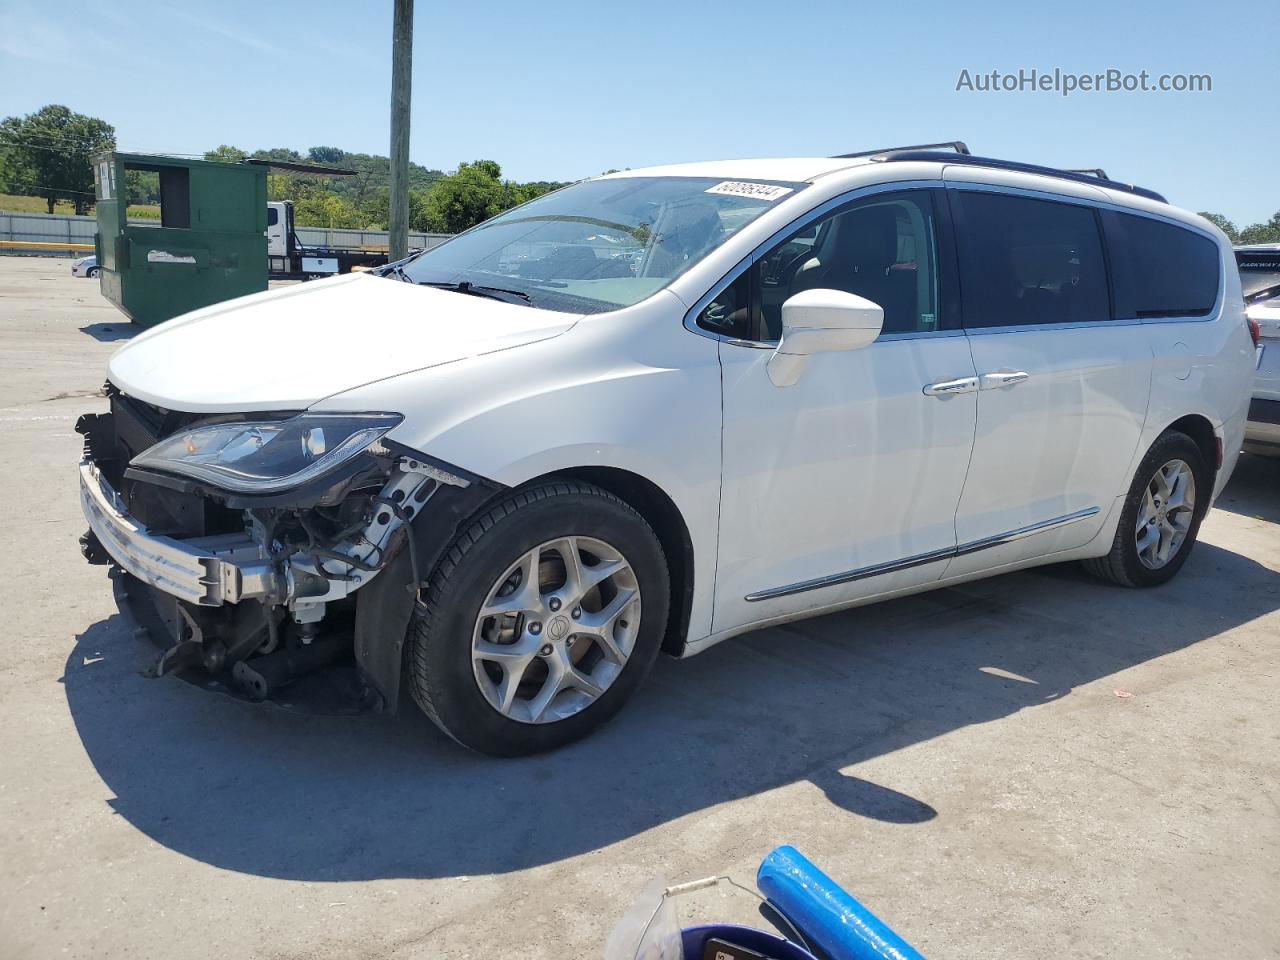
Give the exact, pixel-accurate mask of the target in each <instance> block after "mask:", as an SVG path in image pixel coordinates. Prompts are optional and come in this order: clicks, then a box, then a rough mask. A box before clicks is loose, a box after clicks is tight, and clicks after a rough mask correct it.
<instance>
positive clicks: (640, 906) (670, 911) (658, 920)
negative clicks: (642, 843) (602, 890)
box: [604, 878, 684, 960]
mask: <svg viewBox="0 0 1280 960" xmlns="http://www.w3.org/2000/svg"><path fill="white" fill-rule="evenodd" d="M683 952H684V951H683V949H682V947H681V945H680V922H679V920H678V919H677V918H676V908H675V905H674V904H673V903H672V902H671V898H670V897H668V896H667V883H666V881H665V880H663V879H661V878H658V879H656V880H653V881H652V882H650V883H649V885H648V886H647V887H645V888H644V892H643V893H642V894H640V897H639V899H637V900H636V902H635V903H633V904H632V905H631V907H630V909H628V910H627V912H626V913H625V914H623V916H622V919H621V920H619V921H618V923H617V926H615V927H614V928H613V931H612V932H611V933H610V934H609V939H608V940H606V941H605V945H604V960H682V956H683Z"/></svg>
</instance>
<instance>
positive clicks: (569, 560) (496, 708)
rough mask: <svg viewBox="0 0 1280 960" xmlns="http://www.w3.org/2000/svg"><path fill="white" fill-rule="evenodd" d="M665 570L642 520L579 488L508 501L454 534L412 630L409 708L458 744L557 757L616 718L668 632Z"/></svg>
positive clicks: (563, 484) (595, 491)
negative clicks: (555, 751) (565, 747)
mask: <svg viewBox="0 0 1280 960" xmlns="http://www.w3.org/2000/svg"><path fill="white" fill-rule="evenodd" d="M669 593H670V587H669V584H668V575H667V565H666V560H665V558H664V557H663V554H662V548H661V546H660V545H659V543H658V539H657V537H656V536H655V535H654V533H653V531H652V530H651V529H650V528H649V525H648V524H647V523H646V522H645V521H644V519H643V518H642V517H641V516H640V515H639V514H638V513H637V512H636V511H635V510H633V509H632V508H631V507H630V506H628V505H627V504H626V503H624V502H623V501H621V500H619V499H618V498H617V497H615V496H613V495H612V494H610V493H608V492H607V491H604V490H601V489H600V488H598V487H595V486H592V485H590V484H584V483H577V482H574V481H558V482H550V483H546V484H541V485H538V486H535V487H531V488H527V489H524V490H519V491H516V492H515V493H513V494H511V495H510V496H509V497H507V498H506V499H505V500H503V501H501V502H499V503H498V504H497V505H495V506H493V507H492V508H490V509H488V510H487V511H486V512H485V513H484V514H483V515H481V516H480V517H479V518H478V519H476V520H475V521H473V522H472V523H471V525H470V527H469V528H468V529H467V530H466V531H465V532H464V533H462V535H461V536H459V538H458V540H457V541H456V542H455V543H454V545H453V546H452V547H451V548H450V549H449V551H448V552H447V554H446V555H445V557H444V559H442V560H441V562H440V565H439V567H438V568H437V569H436V571H435V572H434V573H433V574H432V576H431V578H430V580H429V582H428V586H427V590H426V599H425V603H424V604H423V605H422V607H420V608H419V610H418V613H417V614H416V615H415V616H414V619H413V622H412V624H411V625H410V636H409V642H410V649H411V663H412V669H411V683H412V688H413V692H414V697H415V699H416V700H417V702H418V704H419V706H421V707H422V709H423V711H424V712H425V713H426V714H427V716H429V717H430V718H431V719H432V720H433V721H434V722H435V723H436V725H437V726H439V727H440V728H441V729H442V730H444V732H445V733H447V734H449V736H451V737H453V739H455V740H457V741H458V742H459V743H461V744H463V745H464V746H467V747H471V748H472V749H474V750H479V751H481V752H482V753H490V754H496V755H501V756H515V755H520V754H528V753H537V752H540V751H543V750H550V749H554V748H555V747H559V746H562V745H564V744H566V743H569V742H571V741H573V740H577V739H579V738H580V737H583V736H586V735H587V734H588V733H590V732H591V731H592V730H594V729H596V728H597V727H599V726H600V725H601V724H602V723H604V722H605V721H606V720H607V719H609V718H610V717H611V716H612V715H613V714H615V713H616V712H617V711H618V710H619V709H620V708H621V707H622V705H623V703H624V702H625V701H626V699H627V698H628V697H629V696H630V694H631V693H632V691H633V690H634V689H635V688H636V687H637V686H638V685H639V684H640V682H641V680H643V679H644V677H645V675H646V674H647V673H648V671H649V669H650V667H651V666H652V665H653V661H654V659H655V658H656V656H657V653H658V649H659V647H660V646H661V643H662V635H663V633H664V631H665V629H666V623H667V609H668V603H669Z"/></svg>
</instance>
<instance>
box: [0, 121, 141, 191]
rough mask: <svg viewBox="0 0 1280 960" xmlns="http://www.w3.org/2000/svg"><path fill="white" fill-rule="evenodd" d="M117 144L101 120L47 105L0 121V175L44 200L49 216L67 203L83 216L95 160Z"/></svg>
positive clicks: (13, 187)
mask: <svg viewBox="0 0 1280 960" xmlns="http://www.w3.org/2000/svg"><path fill="white" fill-rule="evenodd" d="M115 145H116V131H115V128H114V127H112V126H111V124H109V123H107V122H106V121H105V120H99V119H98V118H97V117H89V116H85V115H84V114H82V113H73V112H72V111H71V110H70V109H68V108H67V107H64V106H61V105H59V104H50V105H49V106H47V107H44V108H42V109H40V110H38V111H36V112H35V113H30V114H27V115H26V116H25V117H6V118H5V119H4V120H3V121H0V177H2V178H3V180H4V182H5V183H6V184H7V185H8V189H10V190H14V191H18V192H22V193H26V194H28V195H30V196H37V197H44V198H45V200H46V201H47V202H48V205H49V212H50V213H53V211H54V205H55V204H56V203H57V202H58V201H59V200H71V201H72V202H73V203H74V204H75V208H76V213H77V214H83V213H84V212H85V211H86V210H87V209H88V208H89V207H90V206H91V205H92V204H93V197H94V190H93V162H92V161H93V158H94V157H95V156H97V155H98V154H100V153H105V152H107V151H110V150H114V149H115Z"/></svg>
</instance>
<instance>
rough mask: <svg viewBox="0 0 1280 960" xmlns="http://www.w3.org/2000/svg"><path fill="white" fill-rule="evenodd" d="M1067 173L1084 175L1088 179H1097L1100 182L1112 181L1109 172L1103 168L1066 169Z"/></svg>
mask: <svg viewBox="0 0 1280 960" xmlns="http://www.w3.org/2000/svg"><path fill="white" fill-rule="evenodd" d="M1063 169H1065V170H1066V172H1067V173H1083V174H1084V175H1085V176H1086V177H1097V178H1098V179H1099V180H1110V179H1111V178H1110V177H1108V176H1107V171H1105V170H1103V169H1102V168H1101V167H1064V168H1063Z"/></svg>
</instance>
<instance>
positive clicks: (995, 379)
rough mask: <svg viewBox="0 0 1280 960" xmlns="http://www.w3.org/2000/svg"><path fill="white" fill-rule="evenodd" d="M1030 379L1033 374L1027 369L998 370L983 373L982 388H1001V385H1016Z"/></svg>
mask: <svg viewBox="0 0 1280 960" xmlns="http://www.w3.org/2000/svg"><path fill="white" fill-rule="evenodd" d="M1029 379H1031V374H1029V373H1027V372H1026V371H1025V370H997V371H996V372H995V373H984V374H983V375H982V389H983V390H999V389H1000V388H1001V387H1015V386H1017V385H1018V384H1020V383H1022V382H1023V381H1024V380H1029Z"/></svg>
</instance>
